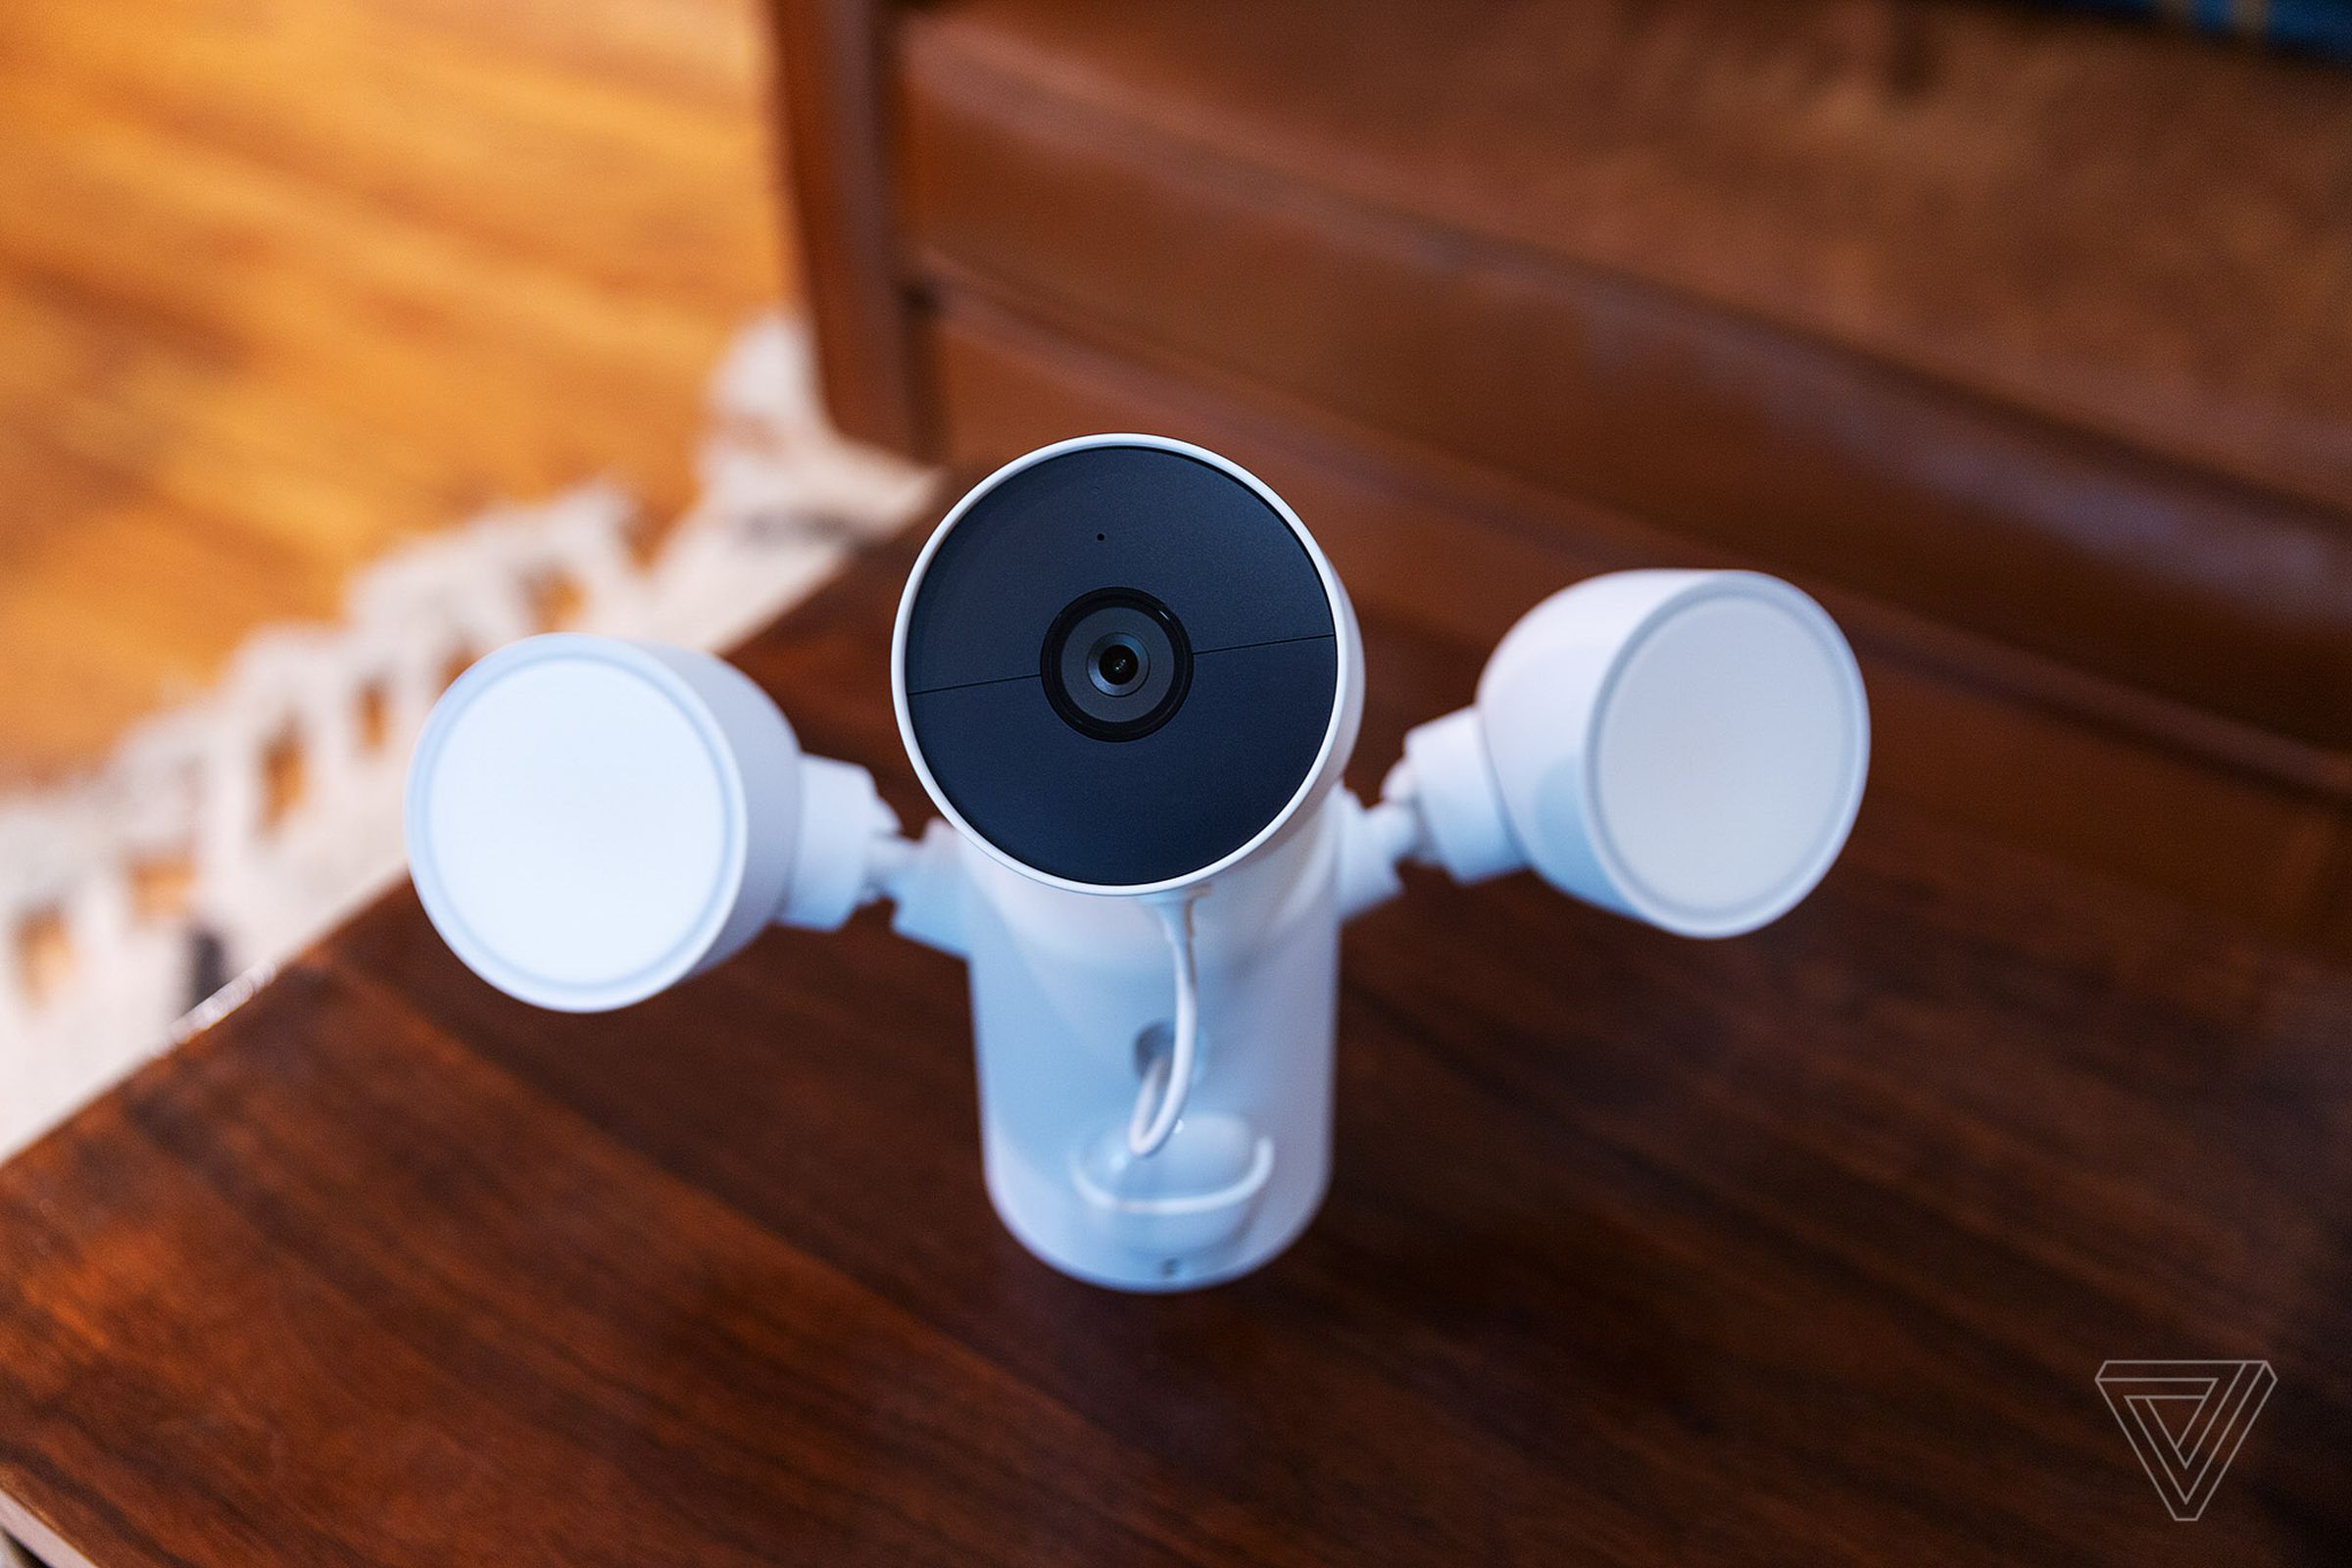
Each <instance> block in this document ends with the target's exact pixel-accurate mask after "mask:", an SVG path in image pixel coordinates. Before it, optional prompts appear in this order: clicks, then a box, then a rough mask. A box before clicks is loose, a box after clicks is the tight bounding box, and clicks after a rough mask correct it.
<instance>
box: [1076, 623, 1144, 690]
mask: <svg viewBox="0 0 2352 1568" xmlns="http://www.w3.org/2000/svg"><path fill="white" fill-rule="evenodd" d="M1086 674H1087V679H1089V680H1091V681H1093V682H1094V685H1095V690H1097V691H1099V692H1101V693H1102V694H1103V696H1105V697H1124V696H1126V695H1127V694H1128V693H1129V692H1132V691H1134V690H1135V689H1136V688H1138V687H1139V686H1141V685H1143V683H1144V682H1145V681H1146V680H1147V679H1149V678H1150V676H1151V674H1152V659H1151V656H1150V655H1149V654H1148V653H1146V652H1145V650H1144V646H1143V644H1141V643H1139V642H1137V641H1136V640H1135V639H1134V638H1133V637H1131V636H1129V635H1128V634H1127V633H1125V632H1123V631H1114V632H1109V633H1106V634H1105V635H1103V636H1102V637H1099V638H1097V639H1096V640H1095V646H1094V647H1092V648H1090V649H1088V650H1087V653H1086Z"/></svg>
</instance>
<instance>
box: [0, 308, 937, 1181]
mask: <svg viewBox="0 0 2352 1568" xmlns="http://www.w3.org/2000/svg"><path fill="white" fill-rule="evenodd" d="M814 387H815V375H814V369H813V364H812V361H811V355H810V348H809V341H808V337H807V334H806V332H805V330H804V329H803V327H802V326H801V324H800V323H798V322H797V321H790V320H786V319H782V318H773V319H764V320H761V321H760V322H757V323H755V324H754V325H752V326H751V327H749V328H747V329H746V330H745V331H744V333H743V334H742V335H741V336H740V337H739V338H738V339H737V341H736V343H735V345H734V347H733V348H732V349H731V350H730V352H729V353H728V355H727V356H726V358H725V360H724V361H723V362H722V364H721V366H720V368H719V369H718V371H717V373H716V375H715V376H714V377H713V382H712V387H711V413H712V420H713V429H712V433H711V436H710V437H709V439H708V441H707V443H706V445H705V448H704V451H703V453H702V455H701V464H700V497H699V499H698V500H697V501H696V503H695V504H694V506H693V508H692V509H691V510H690V511H689V512H688V513H687V515H685V516H684V517H683V518H682V519H681V520H680V521H679V522H678V524H677V526H676V527H675V528H674V529H672V530H671V531H670V533H669V534H668V535H667V537H666V538H665V539H664V541H663V543H662V547H661V549H660V551H659V553H658V555H656V557H655V558H654V559H653V560H652V561H651V562H650V563H646V562H641V561H640V560H639V559H638V557H637V556H636V554H635V553H634V552H633V551H632V548H631V544H630V540H631V537H632V534H633V533H634V531H635V525H636V523H637V521H638V519H637V516H636V514H635V511H634V508H633V507H632V505H631V503H630V502H629V500H628V499H627V498H626V497H625V496H623V495H622V494H620V493H619V492H618V491H617V490H615V489H613V487H611V486H608V485H601V484H592V485H587V486H584V487H582V488H580V489H577V490H573V491H571V492H569V493H567V494H564V495H561V496H558V497H556V498H555V499H553V500H551V501H548V502H545V503H543V504H540V505H537V506H530V507H516V508H510V509H501V510H498V511H494V512H492V513H490V514H488V515H484V516H481V517H478V518H476V519H474V520H473V521H471V522H469V523H466V524H465V525H464V526H462V527H459V528H457V529H454V530H452V531H450V532H447V533H444V534H439V535H436V536H434V537H433V538H431V539H430V540H428V541H425V542H423V543H421V544H419V545H417V546H416V547H415V548H413V549H409V550H405V551H403V552H401V553H399V554H397V555H395V556H392V557H390V558H388V559H386V560H384V561H383V562H381V563H379V564H376V565H374V566H372V567H370V568H368V570H367V571H366V572H364V573H363V574H361V575H360V576H359V577H358V578H357V579H356V580H355V581H354V583H353V585H352V588H351V590H350V593H349V595H348V599H347V610H346V618H345V620H344V622H343V624H341V625H337V626H287V627H278V628H270V629H266V630H263V631H261V632H258V633H256V634H255V635H254V636H253V637H251V638H250V639H249V640H248V641H247V642H246V643H245V645H244V646H243V647H242V648H241V649H240V650H239V651H238V653H237V654H236V656H235V658H234V659H233V660H232V662H231V663H230V665H229V668H228V671H227V673H226V675H225V676H224V678H223V679H222V680H221V684H220V686H219V688H218V689H217V690H216V691H215V692H214V693H213V694H212V695H211V696H210V697H208V698H206V699H205V700H203V701H201V702H199V703H197V704H194V705H192V706H190V707H187V708H184V709H180V710H176V711H172V712H168V713H165V714H163V715H161V716H159V717H157V718H155V719H152V720H150V721H148V722H146V723H143V724H141V725H140V726H139V727H138V728H137V729H136V730H134V731H133V732H132V733H131V734H130V735H129V736H128V737H126V738H125V739H124V741H123V744H122V745H121V746H120V748H119V749H118V750H117V752H116V754H115V756H114V757H113V759H112V760H110V761H109V763H108V764H107V766H106V767H105V769H104V770H103V771H102V772H101V773H100V774H98V775H97V776H96V777H95V778H93V779H91V780H89V781H87V782H85V783H81V784H78V785H75V786H73V787H70V788H67V789H63V790H59V791H56V792H52V793H45V794H42V795H38V796H33V797H29V798H23V799H19V800H16V801H13V802H0V1157H5V1156H6V1155H7V1154H8V1153H10V1152H13V1151H15V1150H17V1149H19V1148H22V1147H23V1146H24V1145H25V1144H26V1143H28V1142H30V1141H31V1140H32V1139H33V1138H34V1137H36V1136H38V1135H39V1134H40V1133H41V1132H42V1131H43V1130H45V1129H46V1128H48V1127H50V1126H52V1125H54V1124H55V1123H56V1122H57V1121H59V1120H61V1119H62V1118H63V1117H64V1116H66V1115H67V1114H68V1113H69V1112H71V1111H72V1110H73V1109H74V1108H75V1107H76V1106H78V1105H80V1104H82V1103H85V1102H87V1101H88V1100H90V1099H91V1098H93V1097H94V1096H96V1095H97V1094H98V1093H99V1092H101V1091H102V1090H104V1089H105V1088H107V1087H108V1086H109V1085H111V1084H113V1083H114V1082H116V1081H117V1080H118V1079H119V1078H121V1077H122V1076H123V1074H125V1073H126V1072H128V1071H129V1070H130V1069H131V1068H133V1067H135V1066H136V1065H138V1064H139V1063H140V1062H142V1061H144V1060H146V1059H147V1058H148V1057H150V1056H152V1055H155V1054H160V1053H161V1052H163V1051H166V1050H169V1049H170V1048H171V1047H172V1046H173V1045H175V1044H177V1043H178V1042H179V1041H181V1040H184V1039H185V1038H187V1037H188V1036H189V1035H191V1034H193V1033H195V1032H196V1031H197V1030H198V1029H201V1028H202V1027H204V1026H205V1025H206V1024H208V1023H210V1022H212V1021H213V1020H214V1019H215V1018H217V1017H219V1016H220V1015H221V1014H222V1013H223V1012H225V1011H227V1010H228V1009H229V1008H231V1007H233V1006H235V1005H238V1004H239V1003H241V1002H242V1001H243V1000H244V999H245V998H246V997H248V996H250V995H251V994H252V993H253V991H254V990H256V989H258V987H259V986H260V985H261V984H263V983H265V982H266V981H267V980H268V978H269V976H270V973H271V970H272V966H273V965H274V964H275V963H276V962H277V961H278V960H280V959H281V958H283V957H284V956H287V955H289V954H291V953H293V952H295V951H296V950H297V949H299V948H300V947H301V946H302V945H303V944H304V943H306V942H307V941H309V940H310V939H311V938H313V937H315V936H317V935H318V934H319V933H320V932H321V931H323V930H324V929H326V928H327V927H328V926H329V925H331V924H333V923H334V922H335V921H336V920H337V919H339V918H341V917H342V916H343V915H344V914H346V913H348V912H350V911H351V910H353V909H355V908H356V907H359V906H360V905H362V904H364V903H366V902H367V901H368V900H369V899H371V898H373V897H374V896H375V895H376V894H377V893H378V892H379V891H380V890H382V889H383V888H384V887H385V886H386V885H387V884H389V883H391V882H393V881H394V880H396V879H397V878H398V877H399V876H400V875H401V874H402V873H403V861H402V856H401V833H400V803H401V786H402V780H403V776H404V774H405V772H406V770H407V766H408V760H409V750H410V746H411V744H412V742H413V741H414V739H415V737H416V734H417V728H418V727H419V726H420V725H421V724H422V723H423V721H424V715H425V712H426V711H427V710H429V709H430V708H431V707H432V704H433V700H434V699H435V698H436V697H437V696H439V695H440V692H441V688H442V687H443V686H445V685H446V684H448V681H449V679H450V677H452V676H453V675H455V674H456V673H457V671H458V670H459V669H461V668H463V667H464V666H465V665H466V664H467V663H469V662H472V661H473V660H475V659H477V658H479V657H480V656H481V655H483V654H485V653H487V652H489V651H490V650H491V649H493V648H496V647H498V646H500V645H501V644H503V643H507V642H511V641H513V640H514V639H515V638H517V637H522V636H526V635H528V634H530V633H531V632H533V631H537V630H541V629H544V628H545V626H546V625H547V624H548V622H549V621H550V619H551V618H553V617H554V616H556V615H557V614H559V613H560V615H561V618H562V620H563V622H564V624H565V625H567V626H571V627H574V628H576V629H580V630H585V631H596V632H605V633H611V634H613V635H617V636H625V637H643V638H651V639H657V640H661V641H666V642H677V643H685V644H689V645H692V646H694V647H699V648H719V647H724V646H726V645H728V644H730V643H733V642H735V641H737V640H739V639H740V638H742V637H743V636H745V635H746V634H748V633H749V632H751V631H752V630H753V629H755V628H756V627H758V626H759V625H760V624H761V623H762V622H763V621H765V620H767V619H768V618H770V617H771V616H773V615H774V614H775V613H777V612H779V611H781V610H783V609H784V608H786V607H788V606H790V605H792V604H795V603H797V602H798V601H799V600H801V599H802V598H804V597H806V596H807V595H808V593H809V591H810V590H811V589H813V588H814V587H816V586H817V584H819V583H821V582H822V581H824V580H825V579H826V578H827V577H829V576H831V575H832V574H833V572H834V571H835V569H836V568H837V567H838V566H839V565H840V564H841V563H842V561H843V560H844V559H845V558H846V556H847V555H848V554H849V553H850V552H851V551H852V550H854V549H856V548H857V547H858V546H859V545H860V544H862V543H864V542H865V541H867V540H869V539H873V538H876V537H879V536H881V535H883V534H886V533H889V532H890V531H892V530H894V529H896V528H897V527H899V526H900V525H902V524H903V523H905V522H906V521H907V520H908V519H909V518H910V517H911V516H913V515H915V513H916V512H917V510H918V509H919V508H920V507H921V506H922V504H923V502H924V500H925V498H926V496H927V494H928V492H929V490H930V487H931V484H932V482H933V476H932V475H931V474H930V473H929V472H928V471H927V470H923V469H918V468H914V467H910V466H907V465H905V464H903V463H901V462H899V461H897V460H895V459H891V458H887V457H885V456H883V455H881V454H878V453H875V452H873V451H871V450H869V449H865V448H860V447H855V446H852V445H850V444H848V443H847V442H845V441H844V440H843V439H842V438H841V437H840V436H838V435H836V434H835V433H833V431H832V430H831V429H830V428H829V427H828V426H827V425H826V423H825V421H824V419H823V417H822V416H821V415H820V414H819V412H818V409H817V404H816V398H815V392H814ZM200 998H201V999H204V1000H202V1001H198V1000H197V999H200ZM192 1003H193V1004H194V1010H193V1011H190V1010H189V1008H190V1005H191V1004H192Z"/></svg>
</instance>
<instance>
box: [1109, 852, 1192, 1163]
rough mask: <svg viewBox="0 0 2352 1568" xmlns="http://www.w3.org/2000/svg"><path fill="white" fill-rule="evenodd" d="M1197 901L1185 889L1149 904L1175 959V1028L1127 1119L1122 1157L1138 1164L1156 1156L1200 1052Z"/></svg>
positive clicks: (1180, 1107)
mask: <svg viewBox="0 0 2352 1568" xmlns="http://www.w3.org/2000/svg"><path fill="white" fill-rule="evenodd" d="M1199 897H1200V893H1199V890H1197V889H1189V888H1188V889H1186V890H1185V891H1184V892H1182V893H1178V894H1175V895H1173V896H1171V897H1168V898H1164V899H1152V901H1150V902H1151V905H1152V909H1153V910H1154V911H1156V912H1157V913H1158V915H1159V922H1160V925H1161V926H1162V927H1163V928H1165V929H1166V931H1167V933H1168V949H1169V951H1170V953H1172V954H1173V955H1174V956H1175V959H1176V1028H1175V1041H1174V1043H1173V1044H1172V1045H1171V1046H1170V1047H1169V1049H1168V1051H1167V1054H1165V1055H1161V1056H1156V1057H1154V1058H1152V1065H1151V1067H1150V1068H1149V1069H1148V1070H1147V1071H1146V1072H1145V1074H1144V1086H1143V1089H1142V1090H1141V1091H1140V1092H1139V1093H1138V1094H1137V1095H1136V1097H1135V1110H1134V1111H1133V1112H1132V1113H1131V1114H1130V1115H1129V1116H1128V1118H1127V1152H1129V1153H1131V1154H1133V1155H1135V1156H1136V1158H1138V1159H1142V1158H1145V1157H1147V1156H1149V1155H1152V1154H1155V1153H1157V1152H1159V1149H1160V1146H1161V1145H1162V1144H1165V1143H1166V1142H1167V1141H1168V1135H1169V1134H1170V1133H1172V1132H1174V1131H1175V1130H1176V1118H1177V1117H1179V1116H1181V1115H1183V1114H1184V1103H1185V1100H1186V1098H1187V1097H1188V1096H1189V1095H1190V1094H1191V1093H1192V1088H1193V1062H1194V1060H1195V1058H1196V1057H1198V1056H1199V1054H1200V1051H1201V972H1200V967H1199V965H1198V964H1197V963H1196V962H1195V960H1194V957H1193V900H1195V899H1196V898H1199ZM1154 1106H1156V1108H1153V1107H1154Z"/></svg>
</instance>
